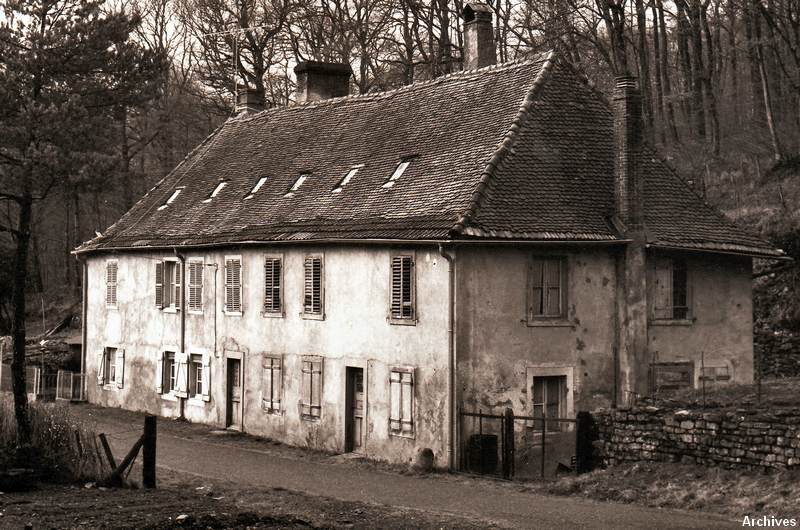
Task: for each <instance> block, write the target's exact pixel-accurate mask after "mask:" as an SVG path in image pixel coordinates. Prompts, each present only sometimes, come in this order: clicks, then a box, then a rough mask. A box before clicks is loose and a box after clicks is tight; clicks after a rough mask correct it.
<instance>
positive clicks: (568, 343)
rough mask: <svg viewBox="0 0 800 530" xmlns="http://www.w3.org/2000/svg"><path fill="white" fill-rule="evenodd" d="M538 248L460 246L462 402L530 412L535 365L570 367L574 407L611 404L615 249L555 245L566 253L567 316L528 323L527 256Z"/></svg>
mask: <svg viewBox="0 0 800 530" xmlns="http://www.w3.org/2000/svg"><path fill="white" fill-rule="evenodd" d="M533 252H534V250H533V249H531V248H513V247H508V246H503V247H496V248H493V249H491V250H489V251H487V250H485V249H471V248H460V249H458V251H457V257H456V260H457V265H456V270H457V288H456V293H457V294H456V297H457V305H458V308H459V314H458V320H457V338H456V344H457V356H458V380H459V388H458V390H459V392H460V403H461V406H462V407H464V408H465V409H467V410H473V409H475V410H477V409H479V408H480V409H483V411H484V412H495V413H502V412H503V409H505V407H511V408H513V409H514V412H515V413H516V414H518V415H526V414H531V413H532V410H531V398H530V396H529V395H528V394H529V391H528V384H529V378H530V377H531V376H532V374H533V373H541V374H542V375H556V373H555V372H551V370H562V369H564V370H567V369H568V370H571V374H572V377H568V382H567V384H568V387H569V388H570V389H571V390H572V394H573V397H574V405H573V411H577V410H578V409H591V408H596V407H599V406H607V405H609V404H610V402H611V389H612V386H613V380H614V370H613V349H612V348H613V344H614V318H613V315H614V293H615V289H616V282H615V273H614V257H613V256H612V255H611V253H610V252H609V251H608V249H600V248H598V249H595V250H593V249H583V250H581V249H574V247H573V249H572V250H565V249H563V248H562V249H558V250H553V249H552V248H551V249H548V248H546V247H542V248H541V249H540V250H536V251H535V252H536V253H537V255H554V256H566V257H567V260H568V268H569V277H568V286H567V291H568V293H569V294H568V315H567V318H566V319H565V320H564V321H560V322H553V323H541V324H538V323H537V325H529V323H528V321H527V274H528V263H529V262H528V260H529V257H530V256H531V255H532V253H533Z"/></svg>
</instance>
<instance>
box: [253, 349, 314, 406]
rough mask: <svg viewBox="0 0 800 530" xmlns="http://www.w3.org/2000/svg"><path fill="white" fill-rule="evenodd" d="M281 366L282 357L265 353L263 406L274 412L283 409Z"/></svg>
mask: <svg viewBox="0 0 800 530" xmlns="http://www.w3.org/2000/svg"><path fill="white" fill-rule="evenodd" d="M281 366H282V362H281V358H280V357H275V356H271V355H264V358H263V364H262V367H263V376H262V379H261V408H262V409H263V410H264V411H265V412H269V413H272V414H277V413H279V412H280V411H281V394H282V393H283V379H282V378H281ZM309 403H310V401H309Z"/></svg>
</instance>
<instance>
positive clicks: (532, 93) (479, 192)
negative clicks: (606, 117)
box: [450, 49, 558, 234]
mask: <svg viewBox="0 0 800 530" xmlns="http://www.w3.org/2000/svg"><path fill="white" fill-rule="evenodd" d="M557 57H558V53H557V50H555V49H554V50H551V51H550V52H549V53H548V54H547V57H546V58H545V60H544V64H543V65H542V68H541V70H539V74H538V75H537V76H536V79H534V80H533V84H532V85H531V87H530V89H528V93H527V94H526V96H525V101H523V102H522V105H520V108H519V111H518V112H517V115H516V116H515V117H514V121H512V122H511V127H509V129H508V131H507V132H506V134H505V136H504V137H503V140H502V141H501V142H500V144H499V145H498V147H497V149H496V150H495V152H494V154H493V155H492V157H491V158H490V159H489V162H487V163H486V168H485V169H484V170H483V173H482V174H481V178H480V180H479V181H478V185H477V186H476V187H475V191H474V192H473V193H472V197H471V198H470V201H469V205H468V206H467V209H466V211H465V212H464V213H463V214H462V215H461V217H459V218H458V220H457V221H456V222H455V224H454V225H453V227H452V228H451V229H450V232H451V233H455V234H460V233H462V232H463V230H464V228H466V226H467V225H468V224H469V223H470V221H471V220H472V219H473V218H474V217H475V215H477V213H478V210H479V208H480V203H481V199H483V197H484V194H485V191H486V187H487V186H488V185H489V181H490V180H491V178H492V176H493V175H494V172H495V170H496V169H497V167H498V166H499V165H500V164H501V162H502V161H503V159H504V158H505V155H506V153H508V152H509V151H510V150H511V146H512V145H513V144H514V142H515V141H516V139H517V137H518V132H519V130H520V129H521V128H522V126H523V125H524V123H525V122H526V121H527V119H528V117H529V116H530V112H529V111H530V108H531V107H532V106H533V103H534V102H535V101H536V98H537V97H538V96H539V92H540V90H541V88H542V87H543V86H544V84H545V82H546V81H547V79H548V78H549V76H550V72H551V71H552V69H553V66H554V64H555V61H556V59H557Z"/></svg>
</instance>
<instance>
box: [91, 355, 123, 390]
mask: <svg viewBox="0 0 800 530" xmlns="http://www.w3.org/2000/svg"><path fill="white" fill-rule="evenodd" d="M124 376H125V350H123V349H121V348H111V347H105V348H103V351H101V352H100V353H99V354H98V356H97V384H98V385H114V386H116V387H117V388H122V387H123V381H124V378H125V377H124Z"/></svg>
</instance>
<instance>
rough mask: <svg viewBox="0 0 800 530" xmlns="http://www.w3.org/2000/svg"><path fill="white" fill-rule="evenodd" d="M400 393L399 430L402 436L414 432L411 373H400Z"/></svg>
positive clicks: (412, 376) (412, 375) (412, 380)
mask: <svg viewBox="0 0 800 530" xmlns="http://www.w3.org/2000/svg"><path fill="white" fill-rule="evenodd" d="M400 389H401V391H400V393H401V394H402V396H403V401H402V411H403V412H402V416H401V420H400V421H401V423H402V427H401V430H402V432H403V433H404V434H411V433H412V432H414V374H413V373H412V372H401V373H400Z"/></svg>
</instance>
